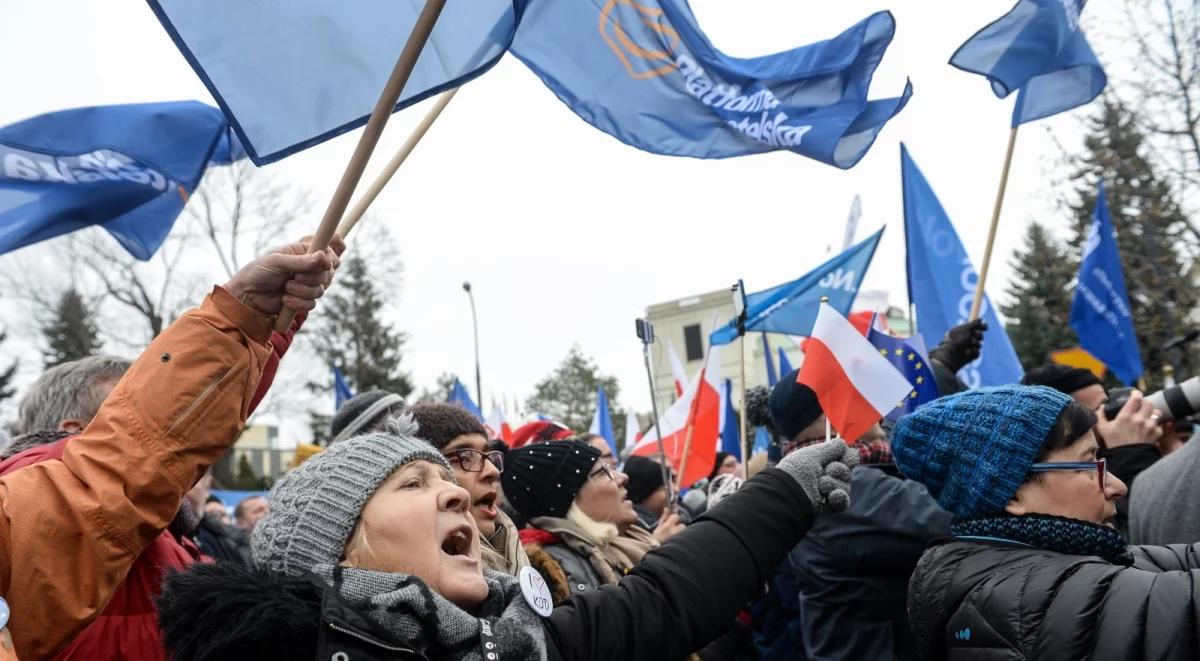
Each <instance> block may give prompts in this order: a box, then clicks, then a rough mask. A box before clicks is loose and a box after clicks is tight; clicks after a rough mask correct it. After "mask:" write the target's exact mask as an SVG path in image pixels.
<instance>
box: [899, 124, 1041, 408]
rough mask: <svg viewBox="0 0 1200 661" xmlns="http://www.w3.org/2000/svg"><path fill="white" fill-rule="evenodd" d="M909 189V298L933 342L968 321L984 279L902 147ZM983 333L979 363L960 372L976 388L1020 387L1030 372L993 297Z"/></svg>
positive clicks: (906, 232) (906, 234)
mask: <svg viewBox="0 0 1200 661" xmlns="http://www.w3.org/2000/svg"><path fill="white" fill-rule="evenodd" d="M900 161H901V172H902V177H903V186H904V237H905V242H906V243H907V245H908V258H907V267H908V300H910V301H912V302H913V304H914V305H915V306H916V309H917V326H918V327H919V328H920V329H921V334H922V335H924V336H925V337H928V338H931V339H932V338H938V339H941V338H942V337H944V336H945V335H946V331H948V330H950V329H951V328H952V327H954V326H957V325H959V324H961V323H964V322H966V321H967V317H968V316H970V314H971V304H972V302H973V300H974V298H975V283H976V282H977V281H978V279H979V276H978V275H977V274H976V272H975V267H974V266H972V265H971V259H970V258H969V257H968V256H967V251H966V250H964V249H963V246H962V241H960V240H959V238H958V233H957V232H955V231H954V225H952V224H951V223H950V217H949V216H947V215H946V211H945V210H944V209H943V208H942V204H941V203H940V202H938V199H937V196H936V195H934V192H933V189H932V188H931V187H930V186H929V182H928V181H926V180H925V176H924V175H922V174H921V171H920V170H919V169H917V164H916V163H914V162H913V160H912V158H911V157H910V156H909V155H908V148H907V147H905V146H904V145H901V146H900ZM982 317H983V320H984V321H985V322H987V325H988V330H987V332H986V333H984V335H983V352H982V353H981V354H980V356H979V359H978V360H976V361H975V362H973V363H971V364H969V365H967V366H966V367H964V368H963V369H962V370H960V371H959V373H958V376H959V378H960V379H962V380H963V383H965V384H967V386H968V387H970V388H978V387H980V386H999V385H1005V384H1012V383H1017V382H1018V381H1020V380H1021V376H1022V375H1023V374H1024V370H1023V369H1022V368H1021V362H1020V361H1019V360H1018V359H1017V352H1016V351H1015V350H1014V349H1013V346H1012V342H1011V341H1010V340H1009V339H1008V333H1007V332H1006V331H1005V330H1004V324H1001V323H1000V319H999V318H998V317H997V316H996V310H995V309H994V308H993V307H992V302H991V299H989V298H988V297H987V296H986V295H985V296H984V298H983V310H982Z"/></svg>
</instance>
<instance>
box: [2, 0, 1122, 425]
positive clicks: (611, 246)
mask: <svg viewBox="0 0 1200 661" xmlns="http://www.w3.org/2000/svg"><path fill="white" fill-rule="evenodd" d="M450 1H451V2H464V1H469V0H450ZM564 1H565V0H564ZM1012 4H1013V2H1012V0H987V1H984V0H975V1H973V2H962V1H961V0H936V1H934V0H896V1H894V2H877V1H861V2H812V1H801V0H736V1H735V0H692V5H693V7H694V9H695V11H696V14H697V16H698V18H699V20H700V23H701V24H702V26H703V28H704V29H705V30H706V31H707V33H708V35H709V36H710V38H711V39H712V41H713V42H714V43H715V44H716V45H717V46H718V47H719V48H721V49H722V50H724V51H725V52H727V53H729V54H732V55H738V56H749V55H759V54H765V53H768V52H773V51H777V50H782V49H785V48H790V47H794V46H797V45H801V44H805V43H810V42H812V41H816V40H820V39H825V38H829V37H832V36H834V35H835V34H837V33H839V32H840V31H841V30H843V29H845V28H846V27H848V26H850V25H851V24H853V23H854V22H856V21H858V20H860V19H862V18H864V17H865V16H867V15H868V14H869V13H871V12H873V11H876V10H880V9H891V10H892V12H893V13H894V14H895V16H896V19H897V24H898V29H897V35H896V39H895V41H894V42H893V44H892V46H891V48H890V50H889V51H888V53H887V55H886V57H885V58H884V60H883V64H882V66H881V67H880V68H879V71H878V73H877V75H876V77H875V82H874V85H873V88H872V95H873V97H875V98H880V97H888V96H894V95H896V94H898V93H899V92H900V90H901V89H902V87H903V84H904V78H905V77H906V76H907V77H910V78H911V79H912V82H913V85H914V90H915V91H914V95H913V98H912V100H911V102H910V103H909V105H908V107H907V108H906V109H905V110H904V111H903V112H902V113H901V114H900V115H899V116H898V117H897V118H896V119H895V120H893V121H892V122H891V124H889V125H888V126H887V127H886V128H885V129H884V130H883V132H882V133H881V135H880V137H879V140H878V141H877V142H876V143H875V146H874V147H873V149H872V150H871V152H870V153H869V154H868V155H867V156H866V157H865V158H864V159H863V160H862V161H861V162H860V163H859V164H858V165H857V166H856V167H855V168H854V169H852V170H849V171H842V170H838V169H835V168H833V167H830V166H827V165H823V164H820V163H817V162H815V161H809V160H806V159H804V158H802V157H799V156H796V155H793V154H790V153H786V152H785V153H776V154H768V155H762V156H751V157H746V158H736V159H728V160H724V161H701V160H694V159H684V158H670V157H664V156H655V155H651V154H647V153H643V152H639V151H637V150H635V149H633V148H631V147H628V146H626V145H624V144H621V143H620V142H618V141H617V140H615V139H613V138H611V137H609V136H608V135H606V134H603V133H601V132H599V131H597V130H596V129H594V128H592V127H591V126H590V125H588V124H586V123H584V122H583V121H582V120H580V119H579V118H578V117H577V116H576V115H575V114H574V113H572V112H571V111H570V110H569V109H568V108H567V107H566V106H564V105H563V104H562V103H561V102H559V101H558V99H557V98H556V97H555V96H554V95H553V94H552V93H551V92H550V91H549V90H547V89H546V88H545V87H544V86H543V85H542V83H541V82H540V81H538V79H537V78H536V77H535V76H534V75H533V74H532V73H531V72H530V71H529V70H527V69H526V68H525V67H524V65H522V64H521V63H519V62H518V61H516V60H515V59H514V58H512V57H506V58H505V59H504V60H503V61H501V62H500V64H499V65H498V66H496V67H495V69H493V70H492V71H491V72H489V73H488V74H486V75H485V76H483V77H482V78H480V79H479V80H477V81H475V82H472V83H471V84H469V85H468V86H466V87H465V88H464V89H463V91H462V92H461V93H460V94H459V95H458V97H457V98H455V99H454V101H453V103H452V104H451V105H450V106H449V108H448V109H447V110H446V112H445V113H444V114H443V116H442V117H441V119H440V120H439V121H438V123H437V124H436V125H435V126H434V128H433V129H432V130H431V131H430V133H429V135H428V136H427V137H426V139H425V141H424V142H423V143H422V144H421V145H420V147H419V148H418V150H417V151H416V153H415V154H414V156H413V157H412V158H411V159H409V161H408V163H407V164H405V166H404V167H403V168H402V169H401V171H400V173H399V174H398V175H397V177H396V179H395V180H394V181H393V182H392V184H391V185H390V187H389V188H388V189H387V190H386V191H385V193H384V194H383V196H382V197H381V198H380V199H379V201H378V202H377V204H376V205H375V207H374V212H373V216H372V217H371V218H370V222H373V223H386V224H387V225H388V226H389V227H390V228H391V229H392V232H393V235H394V236H395V237H397V238H398V240H399V243H400V246H401V251H402V254H401V256H402V259H403V262H404V269H405V271H404V274H403V281H402V284H401V283H400V281H399V279H395V280H393V281H390V282H385V283H381V284H383V286H385V287H399V289H400V291H399V303H398V305H396V306H395V309H394V310H392V311H390V313H389V314H390V316H391V318H392V319H393V320H394V321H395V323H396V324H397V325H398V326H399V327H400V328H402V329H404V330H405V331H407V332H408V333H409V334H410V337H411V339H410V342H409V343H408V345H407V353H406V356H405V363H406V365H407V368H408V369H409V370H411V372H412V374H413V376H414V378H415V381H416V383H417V384H418V385H419V386H432V385H433V382H434V379H435V378H436V377H437V376H438V375H439V374H440V373H442V372H453V373H456V374H458V375H460V376H461V377H462V378H463V380H464V382H467V383H470V382H471V380H472V379H473V374H474V361H473V354H472V345H471V320H470V310H469V307H468V303H467V300H466V297H465V295H464V293H463V292H462V289H461V283H462V281H463V280H470V281H471V282H472V283H473V284H474V288H475V296H476V302H477V304H478V306H479V317H480V327H481V353H482V364H483V386H484V391H485V398H489V399H490V396H491V395H494V394H497V393H501V394H503V395H504V396H506V397H512V396H519V397H521V398H524V397H526V396H528V395H529V394H530V393H531V391H532V386H533V384H534V383H536V382H537V381H538V380H539V379H541V378H542V377H543V376H544V375H545V374H547V373H548V372H549V371H550V370H551V369H553V367H554V366H555V365H556V364H557V363H558V362H559V361H560V360H561V359H562V357H563V356H564V355H565V354H566V353H567V350H568V349H569V347H570V346H571V345H572V344H574V343H577V344H579V346H580V347H581V348H582V349H583V351H584V352H585V353H586V354H587V355H589V356H592V357H593V358H594V359H595V360H596V361H597V363H598V364H599V366H600V368H601V369H602V370H603V371H604V372H606V373H610V374H614V375H616V376H617V377H618V378H619V379H620V383H621V386H622V388H621V395H620V398H619V405H621V406H633V407H635V408H636V409H637V410H639V411H645V410H648V409H649V395H648V393H647V391H646V387H645V377H644V376H643V374H642V372H641V361H640V352H639V348H638V344H637V341H636V339H635V337H634V335H633V323H632V320H633V319H634V318H635V317H637V316H640V315H642V314H643V313H644V310H645V307H646V306H647V305H649V304H652V303H657V302H661V301H665V300H671V299H675V298H680V297H685V296H689V295H692V294H697V293H701V292H706V291H710V290H714V289H719V288H724V287H727V286H728V285H729V284H730V283H732V282H734V281H735V280H736V279H737V278H743V279H744V280H745V281H746V285H747V287H748V289H750V290H751V291H756V290H759V289H764V288H767V287H769V286H773V285H776V284H778V283H780V282H784V281H786V280H790V279H793V278H795V277H798V276H799V275H801V274H803V273H804V272H806V271H807V270H809V269H810V268H812V267H813V266H815V265H816V264H818V263H820V262H821V261H823V260H824V259H825V258H826V247H827V246H830V245H835V246H836V245H840V242H841V237H842V232H843V228H844V222H845V218H846V215H847V210H848V208H849V205H850V201H851V199H852V198H853V196H854V194H855V193H858V194H860V195H861V196H862V202H863V217H862V222H861V224H860V229H859V234H858V236H859V238H862V237H864V236H866V235H867V234H868V233H869V232H872V231H874V230H875V229H877V228H878V227H880V226H882V225H887V226H888V230H887V232H886V233H885V234H884V238H883V242H882V244H881V246H880V249H879V251H878V252H877V254H876V256H875V260H874V263H873V264H872V266H871V268H870V270H869V271H868V274H867V276H866V281H865V287H869V288H881V289H888V290H889V291H890V292H891V302H892V303H893V304H894V305H899V306H903V305H905V303H906V294H905V291H904V285H903V283H904V243H903V217H902V210H901V191H900V175H899V143H900V142H901V141H904V142H906V143H907V144H908V146H909V148H910V150H911V152H912V154H913V157H914V158H915V159H916V160H917V163H918V164H919V165H920V167H921V168H922V169H923V171H924V172H925V174H926V176H927V177H928V178H929V180H930V181H931V183H932V185H933V187H934V189H935V190H936V191H937V192H938V194H939V196H940V198H941V201H942V203H943V204H944V206H945V207H946V209H947V211H948V212H949V214H950V216H951V218H952V219H953V221H954V224H955V226H956V227H957V229H958V232H959V234H960V235H961V236H962V239H963V241H964V243H965V244H966V248H967V252H968V253H970V254H971V255H972V257H973V258H974V259H975V262H976V265H977V266H978V264H979V261H980V257H981V256H982V252H983V246H984V242H985V238H986V232H987V223H988V219H989V217H990V213H991V208H992V203H993V199H994V196H995V190H996V185H997V182H998V178H999V172H1000V166H1001V160H1002V157H1003V151H1004V146H1005V142H1006V140H1007V137H1008V126H1009V117H1010V114H1011V109H1012V99H1009V100H1006V101H1001V100H997V99H996V98H995V97H994V96H993V95H992V93H991V91H990V89H989V87H988V85H987V83H986V82H985V81H984V80H983V79H982V78H979V77H977V76H972V75H969V74H966V73H963V72H960V71H958V70H956V69H954V68H952V67H950V66H949V65H947V64H946V61H947V60H948V59H949V57H950V55H951V54H952V53H953V51H954V49H955V48H956V47H957V46H959V45H960V44H961V43H962V42H963V41H964V40H965V39H967V38H968V37H969V36H970V35H971V34H973V32H974V31H975V30H977V29H978V28H980V27H982V26H983V25H984V24H985V23H987V22H989V21H991V20H993V19H995V18H997V17H999V16H1000V15H1001V14H1003V13H1004V12H1005V11H1007V10H1008V8H1009V7H1011V6H1012ZM281 6H286V3H284V4H283V5H281ZM1115 7H1116V3H1115V1H1114V0H1104V1H1101V0H1096V1H1094V2H1091V3H1089V5H1088V11H1087V14H1085V26H1094V25H1100V26H1101V27H1111V26H1113V25H1115V24H1116V23H1114V22H1113V21H1115V20H1117V19H1118V12H1117V10H1116V8H1115ZM398 39H402V37H401V36H398ZM398 43H399V42H398ZM1098 50H1102V51H1103V52H1104V54H1103V57H1104V58H1105V59H1106V64H1107V65H1110V67H1109V71H1110V75H1111V73H1112V71H1113V69H1112V66H1114V64H1113V63H1112V62H1110V61H1108V60H1111V59H1112V58H1113V55H1112V53H1111V52H1109V51H1107V50H1106V49H1103V48H1098ZM1120 65H1121V63H1119V62H1118V63H1116V64H1115V66H1120ZM0 90H3V94H2V97H0V98H2V99H3V100H2V102H0V125H3V124H8V123H11V122H14V121H17V120H20V119H23V118H26V117H29V116H31V115H36V114H39V113H43V112H48V111H52V110H58V109H63V108H69V107H76V106H86V105H100V104H113V103H128V102H140V101H162V100H172V99H200V100H203V101H206V102H208V103H212V100H211V97H210V96H209V95H208V93H207V91H206V90H205V88H204V86H203V85H202V84H201V83H200V81H199V80H198V79H197V77H196V75H195V74H194V73H193V71H192V69H191V68H190V67H189V66H188V65H187V63H186V62H185V61H184V59H183V57H182V56H181V55H180V54H179V52H178V51H177V50H176V49H175V47H174V45H173V44H172V43H171V41H170V39H169V38H168V37H167V35H166V33H165V32H164V31H163V29H162V28H161V26H160V25H159V23H158V22H157V20H155V18H154V17H153V15H152V13H151V11H150V10H149V9H148V7H147V6H146V5H145V3H143V2H140V1H138V0H120V1H116V0H109V1H106V2H96V1H95V0H53V1H48V0H0ZM426 107H427V106H424V105H423V106H419V107H416V108H412V109H409V110H407V111H405V112H402V113H400V114H398V115H395V116H394V117H393V119H392V121H391V122H390V123H389V125H388V128H387V131H386V133H385V134H384V137H383V140H382V142H381V143H380V146H379V149H378V150H377V151H376V157H375V159H374V160H373V161H372V164H371V167H370V168H369V169H368V171H367V175H366V178H365V179H364V181H369V180H370V179H371V178H373V177H374V174H375V173H376V172H377V171H378V170H379V169H380V168H381V167H382V164H383V163H385V162H386V161H387V159H388V158H390V156H391V154H392V153H393V152H394V150H395V149H397V148H398V147H399V145H400V144H401V143H402V142H403V141H404V139H405V138H406V137H407V135H408V133H409V131H410V129H411V128H412V127H413V126H414V125H415V124H416V123H417V121H418V120H419V119H420V118H421V117H422V116H423V115H424V112H425V109H426ZM1085 115H1086V111H1084V112H1075V113H1069V114H1065V115H1060V116H1058V117H1055V118H1052V119H1050V120H1044V121H1041V122H1038V123H1035V124H1031V125H1027V126H1026V127H1024V128H1023V129H1022V131H1021V136H1020V139H1019V141H1018V146H1017V152H1016V158H1015V160H1014V165H1013V173H1012V178H1011V180H1010V182H1009V188H1008V197H1007V201H1006V205H1005V210H1004V216H1003V221H1002V226H1001V233H1000V236H999V238H998V240H997V244H996V258H995V259H994V260H993V267H994V268H993V272H992V275H991V276H990V279H989V287H988V289H989V292H990V293H991V295H992V297H993V298H1000V296H1001V294H1002V292H1003V290H1004V286H1005V284H1006V283H1007V280H1008V277H1009V274H1010V272H1011V269H1010V267H1009V266H1008V264H1007V262H1008V259H1009V256H1010V255H1011V254H1012V252H1013V250H1014V249H1015V248H1016V247H1017V246H1018V245H1020V242H1021V238H1022V236H1023V233H1024V229H1025V227H1026V225H1027V223H1028V221H1029V220H1030V219H1034V218H1037V219H1041V220H1043V221H1045V222H1047V223H1049V224H1050V225H1052V226H1053V227H1054V228H1055V229H1056V231H1058V232H1060V234H1061V233H1065V228H1066V227H1067V222H1068V221H1067V220H1066V218H1064V217H1062V215H1061V213H1059V212H1058V211H1056V209H1055V205H1054V203H1053V200H1054V199H1055V195H1056V190H1055V186H1056V185H1059V186H1061V179H1062V176H1061V174H1062V173H1061V172H1058V173H1056V172H1054V169H1055V165H1056V163H1057V162H1058V161H1059V160H1060V159H1061V158H1062V156H1063V151H1062V147H1060V146H1059V145H1062V146H1065V147H1066V148H1067V149H1076V148H1077V146H1078V143H1079V138H1080V133H1079V126H1080V124H1081V120H1082V118H1083V117H1084V116H1085ZM357 136H358V133H357V132H355V133H351V134H348V135H345V136H342V137H340V138H338V139H336V140H333V141H331V142H328V143H325V144H323V145H321V146H319V147H316V148H313V149H310V150H308V151H306V152H303V153H300V154H298V155H295V156H293V157H290V158H288V159H286V160H284V161H282V162H280V163H277V164H274V165H271V166H268V167H267V168H266V169H267V170H268V171H269V172H271V173H272V174H274V175H277V176H279V177H282V178H286V179H288V180H291V181H294V182H295V183H296V184H297V185H299V186H302V187H305V188H308V189H311V190H312V191H313V195H314V198H315V199H316V200H318V201H319V203H318V204H317V207H318V209H316V210H315V212H314V214H313V217H312V218H309V219H305V220H304V221H303V223H302V225H303V228H307V227H309V226H313V227H315V223H316V222H317V220H318V216H319V212H320V211H321V210H322V209H323V208H324V204H325V202H326V201H327V199H328V196H329V194H330V193H331V192H332V190H333V188H334V186H335V184H336V181H337V179H338V177H339V176H340V174H341V171H342V168H343V166H344V164H345V162H346V161H347V159H348V157H349V153H350V151H351V150H352V149H353V146H354V144H355V141H356V140H357ZM305 231H307V229H305ZM0 259H6V258H3V257H0ZM5 310H6V314H9V313H11V307H6V308H5ZM8 321H10V325H12V324H11V320H8ZM28 350H29V346H28V345H22V343H21V342H12V343H8V344H6V345H5V346H4V347H2V348H0V352H4V351H6V352H8V353H9V354H10V355H11V354H13V353H14V352H25V351H28ZM39 362H40V361H39V360H37V359H35V358H34V357H33V356H30V357H28V358H27V359H25V360H24V362H23V368H22V379H23V380H28V379H31V378H33V377H35V376H36V374H37V371H38V370H37V367H38V365H39ZM286 385H287V384H278V386H277V387H279V386H286Z"/></svg>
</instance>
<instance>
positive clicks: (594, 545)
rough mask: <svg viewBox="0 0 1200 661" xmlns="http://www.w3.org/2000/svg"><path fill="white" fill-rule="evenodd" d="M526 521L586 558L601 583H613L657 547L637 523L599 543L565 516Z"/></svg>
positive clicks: (654, 539)
mask: <svg viewBox="0 0 1200 661" xmlns="http://www.w3.org/2000/svg"><path fill="white" fill-rule="evenodd" d="M529 524H530V525H531V526H533V527H534V528H537V529H539V530H545V531H546V532H548V533H551V534H553V535H555V536H556V537H558V538H559V539H560V540H561V541H562V543H563V544H565V545H566V546H567V548H569V549H571V550H572V551H574V552H575V553H576V554H577V555H579V556H582V557H584V558H586V559H587V561H588V563H589V564H590V565H591V566H592V569H594V570H595V571H596V575H597V576H599V577H600V580H601V581H603V583H604V584H605V585H616V584H617V581H620V580H621V577H622V576H624V575H625V574H627V573H629V570H630V569H633V568H634V567H635V566H637V563H639V562H641V561H642V556H644V555H646V553H648V552H650V551H651V550H653V549H656V548H658V546H659V543H658V540H657V539H656V538H655V537H654V535H652V534H650V533H649V532H646V531H645V530H642V529H641V528H639V527H637V526H631V527H630V528H629V530H627V531H626V532H625V534H624V535H616V534H614V535H613V536H612V537H611V538H609V539H607V540H605V541H604V543H603V544H602V543H600V541H599V540H597V539H596V538H595V537H594V536H592V535H590V534H588V533H587V531H585V530H584V529H583V528H581V527H580V526H579V525H578V524H576V523H575V522H573V521H568V520H567V519H559V518H555V517H551V516H540V517H538V518H536V519H533V520H532V521H530V522H529Z"/></svg>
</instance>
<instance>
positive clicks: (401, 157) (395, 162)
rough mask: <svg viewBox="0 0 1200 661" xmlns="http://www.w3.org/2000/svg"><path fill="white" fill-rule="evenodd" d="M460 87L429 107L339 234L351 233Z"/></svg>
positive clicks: (340, 228)
mask: <svg viewBox="0 0 1200 661" xmlns="http://www.w3.org/2000/svg"><path fill="white" fill-rule="evenodd" d="M459 89H460V88H458V87H455V88H454V89H452V90H450V91H448V92H444V93H442V95H441V96H439V97H438V99H437V102H436V103H434V104H433V107H432V108H430V109H429V112H428V113H427V114H426V115H425V117H424V119H422V120H421V123H420V124H417V127H416V128H415V129H413V132H412V134H411V135H409V136H408V140H405V141H404V144H403V145H401V146H400V150H399V151H397V152H396V155H395V156H393V157H392V160H390V161H388V164H387V166H385V167H384V168H383V172H381V173H379V176H378V177H377V178H376V179H375V181H374V182H372V183H371V186H370V187H369V188H367V190H366V191H365V192H364V193H363V196H362V198H360V199H359V200H358V202H357V203H355V205H354V208H353V209H351V210H350V213H348V214H346V217H345V218H342V222H341V224H340V225H338V228H337V234H338V236H340V237H342V238H343V239H344V238H346V236H348V235H349V234H350V230H352V229H354V226H355V225H356V224H358V221H359V219H360V218H362V217H363V214H364V213H366V212H367V208H368V207H370V206H371V203H372V202H374V201H375V198H377V197H379V193H380V192H382V191H383V188H384V186H387V184H388V182H389V181H391V179H392V177H393V176H395V175H396V171H397V170H399V169H400V166H401V165H403V164H404V161H405V160H407V159H408V155H409V154H411V153H412V152H413V149H415V148H416V147H417V144H419V143H420V142H421V138H424V137H425V133H426V132H428V131H429V127H431V126H433V123H434V122H435V121H437V118H438V117H439V116H440V115H441V114H442V111H443V110H445V109H446V106H447V105H449V103H450V99H453V98H454V95H455V94H457V93H458V90H459Z"/></svg>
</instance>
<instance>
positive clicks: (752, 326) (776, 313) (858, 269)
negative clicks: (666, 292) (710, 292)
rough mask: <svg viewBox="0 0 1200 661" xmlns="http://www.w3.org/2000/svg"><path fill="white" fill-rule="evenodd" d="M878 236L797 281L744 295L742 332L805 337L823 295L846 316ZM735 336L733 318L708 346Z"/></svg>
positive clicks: (730, 339) (721, 342)
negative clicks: (744, 316)
mask: <svg viewBox="0 0 1200 661" xmlns="http://www.w3.org/2000/svg"><path fill="white" fill-rule="evenodd" d="M882 236H883V229H880V230H879V231H878V232H876V233H874V234H872V235H871V236H869V237H867V238H866V239H864V240H863V241H861V242H860V243H858V244H857V245H855V246H854V247H852V248H850V249H849V250H847V251H846V252H844V253H842V254H840V255H837V256H835V257H833V258H831V259H829V260H828V261H826V262H825V263H824V264H822V265H820V266H818V267H817V268H815V269H813V270H812V271H809V272H808V273H807V274H806V275H804V276H803V277H801V278H800V279H798V280H793V281H792V282H785V283H784V284H782V285H777V286H775V287H772V288H770V289H767V290H765V291H760V292H757V293H754V294H747V295H746V332H747V333H749V332H764V333H787V334H789V335H808V334H809V333H810V332H811V331H812V328H813V324H815V323H816V322H817V312H818V310H820V307H821V298H822V297H826V296H827V297H829V304H830V305H831V306H833V309H835V310H837V311H838V313H840V314H842V315H845V314H848V313H849V312H850V306H851V305H853V304H854V297H855V296H856V295H858V287H859V285H860V284H861V283H862V279H863V274H865V273H866V271H867V267H868V266H869V265H870V264H871V258H872V257H873V256H874V255H875V248H876V247H877V246H878V245H879V238H880V237H882ZM737 337H738V329H737V320H736V319H735V320H734V321H731V322H729V323H728V324H726V325H725V326H722V327H720V328H717V329H716V330H714V331H713V332H712V334H711V335H710V336H709V338H708V340H709V342H711V343H712V344H729V343H730V342H732V341H734V340H736V339H737Z"/></svg>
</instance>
